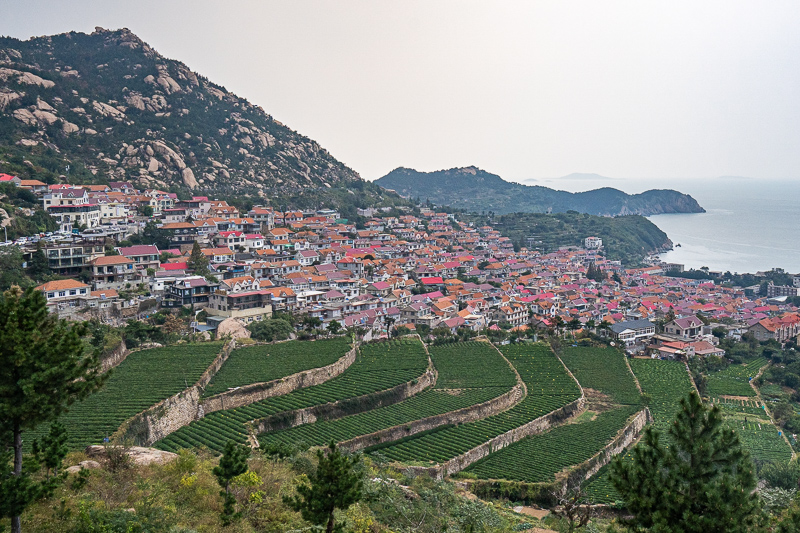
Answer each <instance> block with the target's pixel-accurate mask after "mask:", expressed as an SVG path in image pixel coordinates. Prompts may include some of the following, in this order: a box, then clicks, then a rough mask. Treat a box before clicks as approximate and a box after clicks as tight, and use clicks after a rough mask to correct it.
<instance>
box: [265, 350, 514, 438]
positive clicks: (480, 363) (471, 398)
mask: <svg viewBox="0 0 800 533" xmlns="http://www.w3.org/2000/svg"><path fill="white" fill-rule="evenodd" d="M430 354H431V360H432V361H433V365H434V367H435V368H436V370H437V371H438V372H439V376H438V379H437V381H436V386H435V387H434V388H433V389H432V390H427V391H424V392H422V393H420V394H418V395H416V396H414V397H412V398H409V399H407V400H405V401H402V402H400V403H396V404H394V405H389V406H386V407H382V408H379V409H375V410H372V411H367V412H365V413H359V414H355V415H351V416H347V417H344V418H340V419H338V420H327V421H320V422H316V423H314V424H306V425H303V426H298V427H295V428H291V429H287V430H284V431H276V432H271V433H266V434H262V435H260V436H259V442H260V443H261V446H262V447H269V446H272V445H277V444H295V443H297V442H301V441H302V442H304V443H305V444H307V445H309V446H320V445H324V444H326V443H328V442H330V441H331V439H333V440H335V441H337V442H342V441H345V440H350V439H353V438H355V437H358V436H360V435H366V434H369V433H374V432H376V431H380V430H382V429H387V428H390V427H393V426H398V425H401V424H407V423H409V422H413V421H414V420H419V419H421V418H427V417H429V416H434V415H439V414H443V413H447V412H450V411H455V410H457V409H463V408H465V407H470V406H472V405H476V404H479V403H482V402H485V401H488V400H490V399H492V398H496V397H497V396H500V395H501V394H503V393H505V392H508V391H509V390H511V387H513V386H514V385H515V384H516V376H515V375H514V372H513V370H511V368H510V367H509V366H508V363H507V362H506V361H505V360H504V359H503V358H502V357H501V356H500V354H498V353H497V350H495V349H494V347H493V346H492V345H490V344H488V343H486V342H463V343H456V344H448V345H444V346H434V347H432V348H431V349H430Z"/></svg>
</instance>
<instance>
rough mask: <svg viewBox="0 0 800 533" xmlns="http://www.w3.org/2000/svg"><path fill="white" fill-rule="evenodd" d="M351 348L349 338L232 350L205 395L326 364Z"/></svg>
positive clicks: (332, 361)
mask: <svg viewBox="0 0 800 533" xmlns="http://www.w3.org/2000/svg"><path fill="white" fill-rule="evenodd" d="M350 348H351V345H350V341H349V339H348V338H346V337H337V338H334V339H328V340H318V341H313V342H312V341H289V342H281V343H277V344H267V345H263V346H247V347H244V348H239V349H236V350H234V351H233V352H232V353H231V355H230V356H229V357H228V360H227V361H225V364H223V365H222V368H220V369H219V372H217V374H216V375H215V376H214V378H213V379H212V380H211V382H210V383H209V384H208V386H207V387H206V389H205V391H204V393H203V395H204V396H213V395H214V394H219V393H221V392H225V391H226V390H228V389H229V388H234V387H242V386H244V385H250V384H252V383H263V382H265V381H272V380H274V379H280V378H282V377H286V376H290V375H292V374H296V373H297V372H302V371H304V370H310V369H312V368H319V367H322V366H327V365H330V364H332V363H334V362H336V361H337V360H338V359H339V358H341V357H342V356H344V354H346V353H347V352H348V350H350Z"/></svg>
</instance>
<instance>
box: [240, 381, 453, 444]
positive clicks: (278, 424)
mask: <svg viewBox="0 0 800 533" xmlns="http://www.w3.org/2000/svg"><path fill="white" fill-rule="evenodd" d="M436 376H437V374H436V371H434V370H433V369H432V368H430V367H429V368H428V370H426V371H425V373H424V374H422V376H420V377H418V378H417V379H415V380H414V381H411V382H408V383H402V384H400V385H397V386H395V387H392V388H391V389H386V390H382V391H379V392H374V393H372V394H365V395H364V396H357V397H355V398H347V399H345V400H339V401H337V402H331V403H326V404H322V405H315V406H314V407H308V408H306V409H296V410H294V411H285V412H283V413H278V414H276V415H273V416H269V417H266V418H262V419H258V420H255V421H253V431H254V432H255V433H256V434H257V435H258V434H261V433H269V432H271V431H279V430H282V429H289V428H293V427H296V426H301V425H303V424H313V423H314V422H316V421H317V420H334V419H336V418H342V417H344V416H348V415H354V414H357V413H363V412H364V411H369V410H372V409H378V408H380V407H386V406H387V405H392V404H395V403H398V402H401V401H403V400H406V399H408V398H410V397H412V396H414V395H416V394H419V393H420V392H422V391H423V390H425V389H427V388H428V387H431V386H433V385H434V384H435V383H436Z"/></svg>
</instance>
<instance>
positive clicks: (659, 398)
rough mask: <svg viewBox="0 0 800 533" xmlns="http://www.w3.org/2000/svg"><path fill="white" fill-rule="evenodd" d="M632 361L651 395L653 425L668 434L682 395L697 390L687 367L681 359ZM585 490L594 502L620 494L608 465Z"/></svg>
mask: <svg viewBox="0 0 800 533" xmlns="http://www.w3.org/2000/svg"><path fill="white" fill-rule="evenodd" d="M630 363H631V368H632V369H633V372H634V374H636V378H637V379H638V380H639V384H640V385H641V387H642V390H643V391H644V392H645V393H647V394H649V395H650V398H651V402H650V405H649V407H650V413H651V414H652V415H653V420H654V426H655V427H656V428H657V429H659V430H660V431H661V433H662V435H664V437H667V435H666V432H667V429H668V428H669V425H670V422H671V421H672V420H673V419H674V418H675V415H676V414H677V412H678V410H679V409H680V401H681V398H684V397H686V396H687V395H688V394H689V393H690V392H691V391H692V390H694V389H693V387H692V382H691V379H690V378H689V374H688V373H687V372H686V367H685V366H684V365H683V363H680V362H678V361H662V360H659V359H631V361H630ZM667 438H668V437H667ZM625 457H629V455H628V454H626V455H625ZM586 491H587V493H588V494H589V496H590V497H591V498H592V501H594V502H595V503H613V502H614V501H615V500H618V499H619V494H618V493H617V491H616V490H615V489H614V487H613V486H612V485H611V482H610V481H609V480H608V467H607V466H606V467H603V468H602V469H601V470H600V471H599V472H598V473H597V474H595V476H594V477H593V478H592V479H591V480H589V484H588V485H587V487H586Z"/></svg>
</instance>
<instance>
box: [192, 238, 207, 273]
mask: <svg viewBox="0 0 800 533" xmlns="http://www.w3.org/2000/svg"><path fill="white" fill-rule="evenodd" d="M188 263H189V264H188V265H187V266H188V267H189V268H190V269H192V270H194V273H195V274H198V275H200V276H205V275H208V274H209V273H210V271H209V270H208V257H206V256H205V255H204V254H203V250H201V249H200V245H199V244H198V243H197V241H194V244H193V245H192V255H191V256H190V257H189V261H188Z"/></svg>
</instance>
